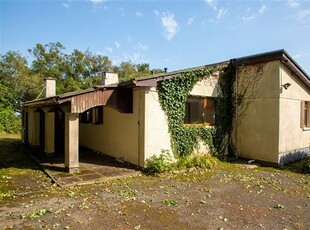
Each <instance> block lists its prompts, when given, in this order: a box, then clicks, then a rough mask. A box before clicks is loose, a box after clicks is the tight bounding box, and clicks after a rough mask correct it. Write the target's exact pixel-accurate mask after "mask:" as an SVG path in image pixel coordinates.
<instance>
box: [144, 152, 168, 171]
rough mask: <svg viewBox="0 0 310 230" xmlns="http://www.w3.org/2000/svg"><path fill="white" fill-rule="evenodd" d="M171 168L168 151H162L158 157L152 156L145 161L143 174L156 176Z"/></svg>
mask: <svg viewBox="0 0 310 230" xmlns="http://www.w3.org/2000/svg"><path fill="white" fill-rule="evenodd" d="M172 168H173V164H172V156H171V155H170V153H169V151H167V150H162V153H161V154H160V155H159V156H156V155H153V156H152V157H150V158H148V159H147V160H146V167H145V172H146V173H147V174H157V173H163V172H166V171H170V170H171V169H172Z"/></svg>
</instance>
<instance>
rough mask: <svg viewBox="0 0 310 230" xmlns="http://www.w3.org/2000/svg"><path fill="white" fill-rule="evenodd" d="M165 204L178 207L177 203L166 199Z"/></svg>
mask: <svg viewBox="0 0 310 230" xmlns="http://www.w3.org/2000/svg"><path fill="white" fill-rule="evenodd" d="M163 203H164V204H165V205H167V206H176V205H177V201H176V200H173V199H166V200H164V201H163Z"/></svg>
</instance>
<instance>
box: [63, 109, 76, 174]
mask: <svg viewBox="0 0 310 230" xmlns="http://www.w3.org/2000/svg"><path fill="white" fill-rule="evenodd" d="M65 167H66V169H67V170H68V171H69V172H75V171H78V169H79V114H78V113H66V115H65Z"/></svg>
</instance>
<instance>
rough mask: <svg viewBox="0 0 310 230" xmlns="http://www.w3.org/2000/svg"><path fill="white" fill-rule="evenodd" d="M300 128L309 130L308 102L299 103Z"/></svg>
mask: <svg viewBox="0 0 310 230" xmlns="http://www.w3.org/2000/svg"><path fill="white" fill-rule="evenodd" d="M300 108H301V109H300V127H301V128H302V129H310V101H301V106H300Z"/></svg>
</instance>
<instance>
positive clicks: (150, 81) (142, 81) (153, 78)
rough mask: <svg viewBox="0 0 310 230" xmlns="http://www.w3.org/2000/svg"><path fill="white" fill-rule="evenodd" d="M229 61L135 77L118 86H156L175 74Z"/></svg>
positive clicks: (224, 63) (220, 64)
mask: <svg viewBox="0 0 310 230" xmlns="http://www.w3.org/2000/svg"><path fill="white" fill-rule="evenodd" d="M228 64H229V61H224V62H219V63H214V64H209V65H203V66H198V67H193V68H187V69H183V70H178V71H172V72H168V73H161V74H156V75H150V76H147V77H139V78H134V79H131V80H128V81H124V82H120V83H119V84H118V86H120V87H142V86H146V87H156V86H157V82H159V81H163V80H167V79H171V78H173V77H175V76H178V75H180V74H182V73H186V72H189V71H192V70H198V69H201V68H208V67H213V66H214V67H215V66H223V65H228Z"/></svg>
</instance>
